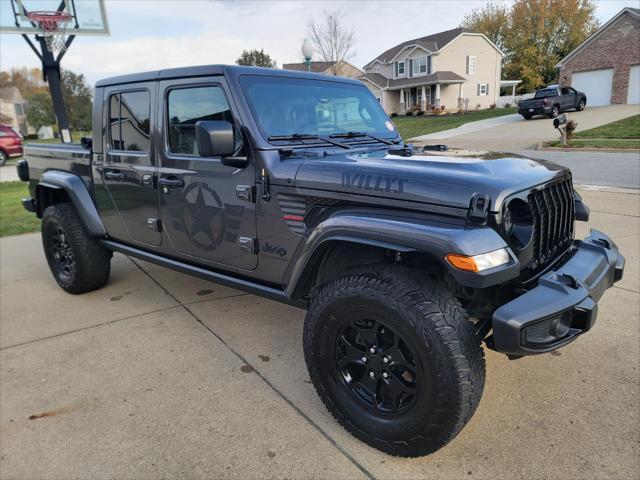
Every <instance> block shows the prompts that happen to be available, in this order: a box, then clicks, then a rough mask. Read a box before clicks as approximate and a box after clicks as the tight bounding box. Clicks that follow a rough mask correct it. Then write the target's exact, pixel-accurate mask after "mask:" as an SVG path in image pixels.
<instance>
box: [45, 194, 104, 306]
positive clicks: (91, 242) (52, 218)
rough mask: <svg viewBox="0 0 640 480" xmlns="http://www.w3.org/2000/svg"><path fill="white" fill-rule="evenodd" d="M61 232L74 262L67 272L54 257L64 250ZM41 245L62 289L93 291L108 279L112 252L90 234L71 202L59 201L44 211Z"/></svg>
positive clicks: (81, 291) (77, 291)
mask: <svg viewBox="0 0 640 480" xmlns="http://www.w3.org/2000/svg"><path fill="white" fill-rule="evenodd" d="M60 232H62V234H63V240H64V244H65V245H66V246H65V247H64V249H63V250H64V251H66V252H68V253H69V255H70V258H71V259H72V263H73V268H67V270H68V272H67V271H64V272H63V271H62V269H61V268H60V262H59V261H58V260H56V257H55V255H56V252H60V250H61V248H60V243H59V241H58V239H59V237H60ZM42 246H43V248H44V253H45V256H46V257H47V263H48V264H49V269H50V270H51V273H52V274H53V277H54V278H55V279H56V282H58V285H60V287H61V288H62V289H63V290H65V291H67V292H69V293H73V294H78V293H85V292H90V291H92V290H96V289H98V288H100V287H103V286H104V285H105V284H106V283H107V281H108V280H109V274H110V273H111V257H112V256H113V253H112V252H111V251H110V250H107V249H106V248H104V247H102V246H101V245H100V244H99V243H98V241H97V239H95V238H93V237H91V236H89V234H88V233H87V231H86V230H85V228H84V225H83V224H82V220H81V219H80V216H79V215H78V213H77V212H76V210H75V208H74V207H73V205H72V204H70V203H57V204H54V205H51V206H49V207H47V208H46V209H45V211H44V212H43V213H42ZM58 254H59V253H58Z"/></svg>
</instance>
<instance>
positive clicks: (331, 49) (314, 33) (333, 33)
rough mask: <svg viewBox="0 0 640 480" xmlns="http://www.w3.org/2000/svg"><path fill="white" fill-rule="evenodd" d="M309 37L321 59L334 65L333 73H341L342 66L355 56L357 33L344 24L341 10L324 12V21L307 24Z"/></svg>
mask: <svg viewBox="0 0 640 480" xmlns="http://www.w3.org/2000/svg"><path fill="white" fill-rule="evenodd" d="M307 35H308V37H309V39H310V40H311V42H312V43H313V46H314V48H315V50H316V53H318V55H320V58H321V59H322V60H323V61H325V62H329V63H331V64H332V66H331V73H333V75H338V74H339V73H340V64H341V63H342V62H344V61H346V60H349V59H350V58H351V57H353V55H354V53H355V52H354V51H353V48H354V44H355V37H356V33H355V30H354V29H353V28H351V27H348V26H346V25H345V23H344V14H343V13H342V11H341V10H334V11H330V12H328V11H324V16H323V20H322V22H321V23H317V22H316V21H315V20H314V19H310V20H309V21H308V22H307Z"/></svg>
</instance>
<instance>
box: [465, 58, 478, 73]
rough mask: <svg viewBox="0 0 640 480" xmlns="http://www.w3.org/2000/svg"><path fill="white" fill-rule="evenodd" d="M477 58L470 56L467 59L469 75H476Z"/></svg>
mask: <svg viewBox="0 0 640 480" xmlns="http://www.w3.org/2000/svg"><path fill="white" fill-rule="evenodd" d="M476 63H477V60H476V57H475V56H474V55H469V56H468V57H467V73H468V74H474V73H476Z"/></svg>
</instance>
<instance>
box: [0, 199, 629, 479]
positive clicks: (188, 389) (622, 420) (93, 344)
mask: <svg viewBox="0 0 640 480" xmlns="http://www.w3.org/2000/svg"><path fill="white" fill-rule="evenodd" d="M581 193H582V194H583V197H584V199H585V201H586V202H588V204H589V205H590V207H591V209H592V219H591V222H590V224H589V225H584V224H581V223H578V226H579V229H578V233H579V235H581V236H584V235H585V234H586V233H587V229H588V227H589V226H591V227H596V228H600V229H602V230H604V231H605V232H608V233H609V234H611V235H612V236H613V238H614V239H615V240H616V241H617V242H618V245H619V246H620V248H621V249H622V251H623V253H624V254H625V255H626V258H627V270H626V276H625V278H624V280H623V281H622V282H621V283H619V284H618V285H617V286H616V287H615V288H613V289H611V290H610V291H609V292H607V294H606V295H605V297H604V298H603V299H602V301H601V304H600V311H599V317H598V321H597V324H596V326H595V327H594V330H593V331H592V332H590V333H588V334H587V335H585V336H584V337H583V338H582V339H580V340H579V341H577V342H575V343H573V344H572V345H570V346H568V347H566V348H564V349H562V350H560V351H558V352H556V353H555V354H548V355H543V356H537V357H529V358H524V359H521V360H517V361H509V360H507V358H506V357H505V356H503V355H500V354H496V353H494V352H490V351H488V352H487V383H486V389H485V392H484V397H483V399H482V402H481V404H480V407H479V409H478V411H477V413H476V414H475V416H474V417H473V419H472V420H471V422H470V423H469V425H468V426H467V427H466V428H465V430H464V431H463V432H462V433H461V434H460V435H459V436H458V438H456V439H455V440H454V441H453V442H452V443H451V444H450V445H449V446H448V447H446V448H445V449H443V450H441V451H440V452H437V453H436V454H434V455H431V456H429V457H423V458H418V459H400V458H394V457H390V456H388V455H385V454H382V453H380V452H378V451H376V450H374V449H371V448H369V447H367V446H366V445H364V444H363V443H361V442H359V441H357V440H355V439H354V438H353V437H351V436H350V435H349V434H348V433H346V432H345V431H344V430H343V429H342V428H341V427H339V426H338V424H337V423H336V422H335V421H334V420H333V418H332V417H331V416H330V415H329V414H328V413H327V411H326V410H325V408H324V406H323V405H322V404H321V402H320V400H319V399H318V397H317V395H316V394H315V392H314V389H313V387H312V385H310V383H309V378H308V376H307V373H306V369H305V366H304V360H303V352H302V345H301V344H302V342H301V332H302V322H303V318H304V312H303V311H301V310H298V309H295V308H291V307H288V306H284V305H280V304H278V303H274V302H271V301H268V300H265V299H261V298H258V297H255V296H252V295H247V294H243V293H240V292H237V291H235V290H232V289H228V288H225V287H222V286H219V285H216V284H211V283H207V282H204V281H200V280H197V279H193V278H190V277H186V276H184V275H181V274H178V273H174V272H171V271H168V270H163V269H161V268H159V267H155V266H151V265H147V264H144V263H141V262H138V261H135V262H134V261H132V260H130V259H128V258H126V257H124V256H122V255H116V256H115V257H114V261H113V274H112V277H111V280H110V282H109V284H108V285H107V286H106V287H105V288H103V289H102V290H99V291H96V292H92V293H89V294H85V295H81V296H71V295H67V294H66V293H64V292H63V291H62V290H60V289H59V288H58V287H57V286H56V285H55V283H54V281H53V280H52V277H51V276H50V274H49V272H48V269H47V267H46V264H45V260H44V257H43V255H42V253H41V246H40V238H39V236H38V235H37V234H35V235H25V236H19V237H8V238H3V239H1V240H0V255H1V256H0V261H1V265H2V268H1V271H0V312H1V316H0V348H1V352H0V477H1V478H3V479H4V478H16V479H39V478H42V479H45V478H46V479H58V478H59V479H68V478H136V479H142V478H159V477H162V478H176V477H179V478H214V477H215V478H238V479H251V478H379V479H383V478H385V479H386V478H401V479H416V478H447V479H460V478H487V479H489V478H491V479H495V478H505V479H507V478H508V479H512V478H576V477H579V478H637V476H638V471H640V460H639V459H640V442H638V434H639V431H640V395H639V393H640V391H639V388H640V386H639V368H640V365H639V361H640V352H639V349H640V334H639V329H638V321H639V319H640V313H639V308H640V304H639V293H638V292H639V291H640V278H639V273H640V269H639V262H640V260H639V258H640V257H639V255H640V252H639V245H640V218H639V215H640V203H639V200H640V196H638V195H637V194H628V193H627V194H622V193H613V192H594V191H582V192H581Z"/></svg>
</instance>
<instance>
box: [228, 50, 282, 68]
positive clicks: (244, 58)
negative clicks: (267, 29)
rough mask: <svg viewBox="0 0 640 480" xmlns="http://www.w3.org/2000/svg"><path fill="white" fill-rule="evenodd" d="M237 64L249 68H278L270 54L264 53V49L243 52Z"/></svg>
mask: <svg viewBox="0 0 640 480" xmlns="http://www.w3.org/2000/svg"><path fill="white" fill-rule="evenodd" d="M236 63H237V64H238V65H247V66H249V67H266V68H276V61H275V60H273V59H272V58H271V56H270V55H269V54H268V53H264V50H263V49H260V50H258V49H254V50H243V51H242V55H240V57H238V59H237V60H236Z"/></svg>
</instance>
